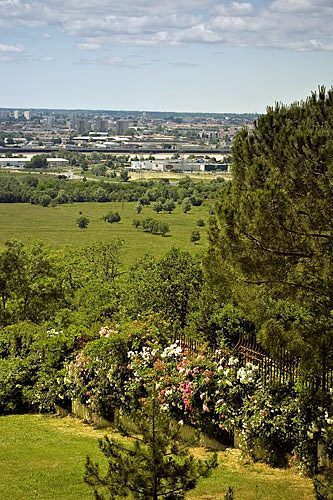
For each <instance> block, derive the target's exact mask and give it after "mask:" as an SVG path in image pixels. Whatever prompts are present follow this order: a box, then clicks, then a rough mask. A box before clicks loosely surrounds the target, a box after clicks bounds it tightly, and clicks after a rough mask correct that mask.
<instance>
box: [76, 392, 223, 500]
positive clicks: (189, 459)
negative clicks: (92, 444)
mask: <svg viewBox="0 0 333 500" xmlns="http://www.w3.org/2000/svg"><path fill="white" fill-rule="evenodd" d="M145 403H146V405H143V407H142V411H141V412H139V413H136V415H135V416H134V419H135V424H136V426H137V428H138V430H139V434H129V433H127V432H126V431H125V430H123V434H124V435H125V436H128V437H130V438H131V441H127V442H119V441H116V440H114V439H109V438H107V437H105V438H104V439H103V440H101V441H100V449H101V450H102V452H103V454H104V455H105V457H106V458H107V471H106V473H105V474H102V473H101V472H100V468H99V465H98V464H97V463H94V462H92V461H91V459H90V458H89V457H88V458H87V462H86V472H85V482H86V483H88V484H89V485H90V486H91V487H92V488H93V490H94V494H95V498H96V500H116V499H122V498H132V499H134V500H158V499H161V500H182V499H183V498H184V497H185V493H186V492H187V491H189V490H191V489H193V488H194V487H195V486H196V483H197V480H198V479H199V478H200V477H208V476H209V474H210V472H211V471H212V469H213V468H215V467H217V456H216V454H213V455H212V456H211V457H210V458H209V459H208V460H206V461H204V460H197V459H195V458H194V457H193V456H192V455H191V454H190V453H189V448H188V444H187V443H186V442H183V441H182V439H181V437H180V430H179V426H175V425H173V426H172V425H171V422H170V417H169V416H168V414H167V413H166V412H165V411H163V410H162V409H161V403H160V401H159V400H158V395H157V389H156V388H154V387H153V388H152V390H151V391H150V395H149V397H148V398H147V400H146V401H145Z"/></svg>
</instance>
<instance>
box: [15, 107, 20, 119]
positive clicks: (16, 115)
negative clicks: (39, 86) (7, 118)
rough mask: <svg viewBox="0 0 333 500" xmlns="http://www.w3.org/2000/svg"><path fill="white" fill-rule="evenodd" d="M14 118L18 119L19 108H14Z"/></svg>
mask: <svg viewBox="0 0 333 500" xmlns="http://www.w3.org/2000/svg"><path fill="white" fill-rule="evenodd" d="M14 118H15V120H18V119H19V118H20V112H19V110H18V109H16V110H15V111H14Z"/></svg>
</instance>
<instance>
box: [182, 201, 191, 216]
mask: <svg viewBox="0 0 333 500" xmlns="http://www.w3.org/2000/svg"><path fill="white" fill-rule="evenodd" d="M191 206H192V205H191V202H190V200H189V198H184V200H183V203H182V210H183V212H184V214H187V212H189V211H190V210H191Z"/></svg>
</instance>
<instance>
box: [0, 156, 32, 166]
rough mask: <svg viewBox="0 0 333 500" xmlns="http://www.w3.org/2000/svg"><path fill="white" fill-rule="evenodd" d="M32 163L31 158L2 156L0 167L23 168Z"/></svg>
mask: <svg viewBox="0 0 333 500" xmlns="http://www.w3.org/2000/svg"><path fill="white" fill-rule="evenodd" d="M29 163H30V158H0V167H11V168H21V167H25V166H27V165H28V164H29Z"/></svg>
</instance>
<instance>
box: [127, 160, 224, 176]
mask: <svg viewBox="0 0 333 500" xmlns="http://www.w3.org/2000/svg"><path fill="white" fill-rule="evenodd" d="M130 168H131V169H132V170H139V171H140V170H149V171H153V172H189V173H190V172H212V171H216V170H219V171H221V170H222V171H224V172H228V171H229V167H228V165H226V164H220V163H213V164H210V163H207V162H204V161H189V160H182V159H181V160H132V161H131V167H130Z"/></svg>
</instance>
